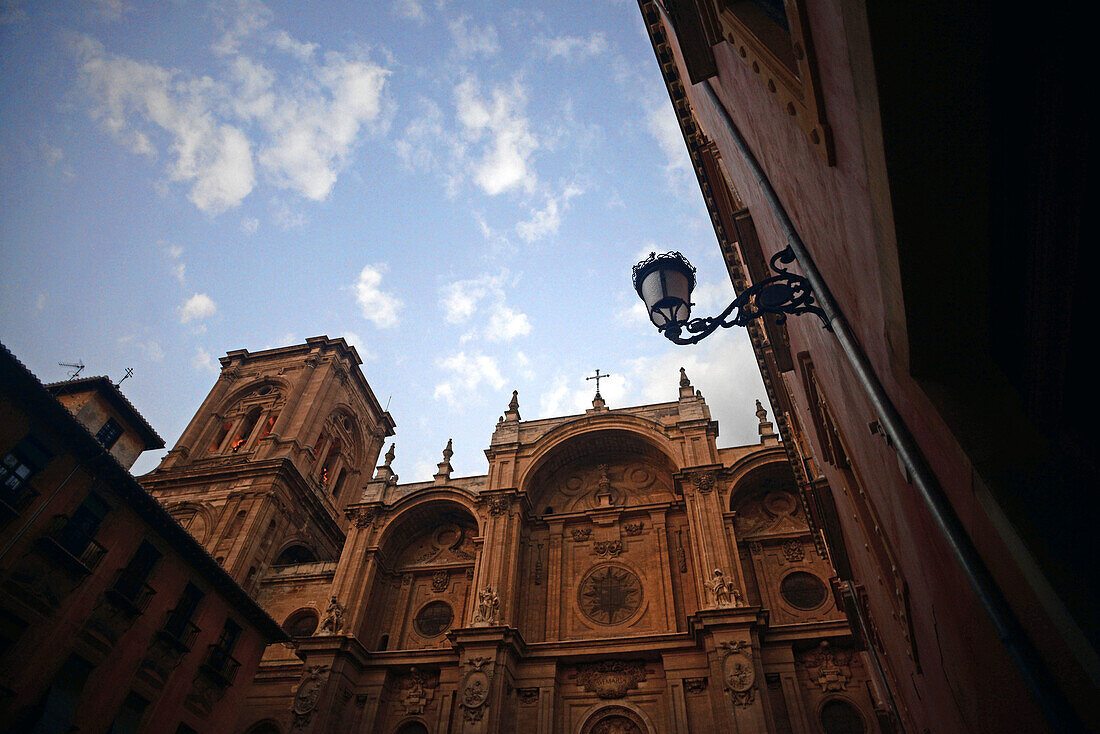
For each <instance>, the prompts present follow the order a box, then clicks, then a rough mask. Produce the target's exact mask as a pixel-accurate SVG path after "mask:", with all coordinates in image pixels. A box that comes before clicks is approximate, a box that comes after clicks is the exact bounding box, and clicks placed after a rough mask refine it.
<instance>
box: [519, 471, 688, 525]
mask: <svg viewBox="0 0 1100 734" xmlns="http://www.w3.org/2000/svg"><path fill="white" fill-rule="evenodd" d="M536 491H537V492H538V494H539V496H540V499H539V501H538V504H539V506H540V507H541V506H543V505H545V506H549V507H553V508H554V509H555V511H557V512H578V511H584V510H592V509H595V508H597V507H608V506H611V507H622V506H631V505H643V504H650V503H655V502H669V501H672V500H673V499H674V498H675V495H674V493H673V485H672V476H671V474H670V473H669V472H668V470H667V469H664V468H662V467H659V466H658V465H657V464H655V463H653V462H650V461H647V460H645V459H637V460H630V459H625V458H624V459H618V460H611V459H609V460H607V461H593V462H585V463H577V462H575V463H572V464H569V465H567V466H565V467H562V468H561V469H558V470H557V471H555V472H554V473H553V474H551V475H550V476H549V477H547V478H546V479H545V480H544V481H543V482H542V486H541V487H539V488H537V489H536Z"/></svg>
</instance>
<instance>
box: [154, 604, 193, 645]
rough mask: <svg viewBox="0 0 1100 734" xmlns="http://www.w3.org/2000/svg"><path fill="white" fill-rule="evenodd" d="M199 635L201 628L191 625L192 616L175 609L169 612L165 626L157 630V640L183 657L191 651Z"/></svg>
mask: <svg viewBox="0 0 1100 734" xmlns="http://www.w3.org/2000/svg"><path fill="white" fill-rule="evenodd" d="M198 634H199V628H198V627H196V626H195V625H194V624H192V623H191V619H190V615H186V616H185V615H183V614H181V613H179V612H177V611H176V610H175V609H173V610H172V611H170V612H168V617H167V619H165V621H164V626H162V627H161V628H160V629H159V630H157V638H158V639H160V640H163V641H164V642H165V643H167V644H168V645H169V647H171V648H173V649H175V650H176V651H177V652H178V653H179V654H181V655H182V654H183V653H187V652H190V651H191V648H192V646H194V644H195V638H196V637H198Z"/></svg>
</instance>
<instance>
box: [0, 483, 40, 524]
mask: <svg viewBox="0 0 1100 734" xmlns="http://www.w3.org/2000/svg"><path fill="white" fill-rule="evenodd" d="M37 496H38V492H36V491H35V490H33V489H31V488H30V487H29V486H28V485H26V484H22V483H9V484H4V485H0V520H3V519H10V518H12V517H17V516H18V515H19V514H21V513H22V512H23V510H25V509H27V505H29V504H30V503H31V502H33V501H34V498H35V497H37Z"/></svg>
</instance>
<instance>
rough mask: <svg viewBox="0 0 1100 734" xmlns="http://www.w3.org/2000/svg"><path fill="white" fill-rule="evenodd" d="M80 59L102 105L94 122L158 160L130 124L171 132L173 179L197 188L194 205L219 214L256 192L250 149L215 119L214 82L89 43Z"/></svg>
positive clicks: (149, 143) (90, 87)
mask: <svg viewBox="0 0 1100 734" xmlns="http://www.w3.org/2000/svg"><path fill="white" fill-rule="evenodd" d="M77 53H78V55H79V57H80V66H81V73H82V79H83V82H84V84H85V86H86V87H87V88H88V90H89V91H90V92H91V94H92V95H93V96H94V97H95V98H96V100H97V103H96V105H95V106H94V107H93V108H92V110H91V114H92V117H93V118H95V119H96V120H98V121H99V123H100V125H102V126H103V127H104V129H106V130H108V131H109V132H111V133H112V134H113V135H115V137H116V138H117V139H118V140H119V141H120V142H121V143H123V144H124V145H126V146H127V147H129V148H130V150H131V151H132V152H134V153H136V154H141V155H148V156H155V155H156V148H155V146H154V145H153V143H152V141H151V140H150V139H149V137H148V136H147V135H146V133H145V132H144V131H142V130H140V129H138V128H137V127H135V125H134V124H133V121H132V117H135V116H136V117H137V118H139V120H140V121H143V122H146V123H151V124H152V125H154V126H155V127H156V128H158V129H159V130H160V131H162V132H164V133H167V134H168V137H169V138H170V139H171V143H170V145H169V147H170V149H171V150H172V152H173V153H174V154H175V163H174V164H173V165H172V166H171V167H170V168H169V176H170V177H171V178H172V179H173V180H176V181H184V182H189V183H190V184H191V193H190V197H189V198H190V199H191V201H192V202H193V203H194V204H195V206H197V207H198V208H199V209H201V210H203V211H206V212H211V213H217V212H220V211H223V210H225V209H227V208H230V207H233V206H236V205H237V204H239V203H240V202H241V200H242V199H244V197H245V196H247V195H248V193H249V192H250V191H252V187H253V185H254V184H255V172H254V168H253V162H252V151H251V146H250V144H249V141H248V139H247V137H246V136H245V135H244V133H243V132H242V131H241V130H240V129H239V128H237V127H235V126H233V125H231V124H228V123H220V122H218V121H217V120H216V119H215V117H214V115H213V114H212V112H211V109H212V107H213V99H212V97H214V96H216V95H217V93H218V90H217V88H216V87H217V85H216V84H215V83H214V82H213V81H212V80H210V79H209V78H203V79H197V80H190V81H188V80H180V79H177V78H175V76H174V75H173V74H172V73H171V72H169V71H167V70H165V69H162V68H160V67H158V66H156V65H153V64H146V63H142V62H140V61H134V60H133V59H129V58H127V57H125V56H119V55H115V54H111V53H109V52H107V50H106V49H105V48H104V47H103V45H102V44H101V43H99V42H98V41H96V40H94V39H92V38H89V37H84V38H83V39H81V40H80V41H79V42H78V43H77Z"/></svg>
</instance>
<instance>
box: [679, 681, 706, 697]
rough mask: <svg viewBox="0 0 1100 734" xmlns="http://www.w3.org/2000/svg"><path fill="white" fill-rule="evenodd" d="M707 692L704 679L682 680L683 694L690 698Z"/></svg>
mask: <svg viewBox="0 0 1100 734" xmlns="http://www.w3.org/2000/svg"><path fill="white" fill-rule="evenodd" d="M706 690H707V679H706V678H684V692H685V693H688V694H690V695H692V696H698V695H701V694H702V693H703V692H704V691H706Z"/></svg>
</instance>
